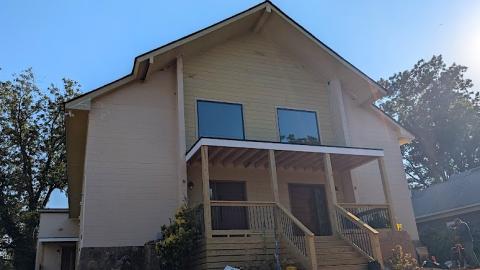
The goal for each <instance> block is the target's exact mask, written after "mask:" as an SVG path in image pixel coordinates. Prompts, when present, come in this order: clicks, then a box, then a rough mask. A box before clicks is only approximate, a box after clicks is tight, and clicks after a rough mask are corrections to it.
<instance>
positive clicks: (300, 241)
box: [211, 201, 317, 269]
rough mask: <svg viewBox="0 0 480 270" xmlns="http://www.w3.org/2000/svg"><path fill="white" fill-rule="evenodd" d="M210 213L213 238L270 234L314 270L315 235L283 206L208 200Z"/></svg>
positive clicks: (273, 203)
mask: <svg viewBox="0 0 480 270" xmlns="http://www.w3.org/2000/svg"><path fill="white" fill-rule="evenodd" d="M211 214H212V222H211V225H212V236H228V235H230V236H231V235H252V234H267V235H268V234H271V235H273V236H274V237H275V239H278V240H280V239H281V240H283V242H284V243H285V244H286V248H287V249H288V250H289V251H290V253H291V254H292V255H294V256H295V257H296V258H297V259H298V260H299V261H300V262H301V263H302V264H303V265H304V266H305V267H307V268H308V269H317V261H316V260H317V257H316V251H315V238H314V237H315V236H314V234H313V233H312V232H311V231H310V230H309V229H308V228H307V227H305V225H303V224H302V223H301V222H300V221H299V220H298V219H296V218H295V217H294V216H293V215H292V214H291V213H290V212H289V211H288V210H287V209H286V208H285V207H283V206H282V205H280V204H278V203H275V202H252V201H211ZM231 218H234V219H235V220H234V222H232V220H231ZM229 219H230V220H229Z"/></svg>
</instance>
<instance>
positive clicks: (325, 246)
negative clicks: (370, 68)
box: [37, 2, 418, 269]
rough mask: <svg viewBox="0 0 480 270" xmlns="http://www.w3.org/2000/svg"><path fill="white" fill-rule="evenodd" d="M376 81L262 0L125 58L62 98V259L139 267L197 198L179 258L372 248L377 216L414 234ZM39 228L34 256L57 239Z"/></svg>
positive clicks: (300, 255)
mask: <svg viewBox="0 0 480 270" xmlns="http://www.w3.org/2000/svg"><path fill="white" fill-rule="evenodd" d="M385 94H386V90H385V89H383V88H382V87H381V86H379V85H378V84H377V83H376V82H375V81H374V80H372V79H371V78H369V77H368V76H367V75H365V74H364V73H362V72H361V71H360V70H358V69H357V68H355V67H354V66H353V65H352V64H350V63H349V62H347V61H346V60H345V59H343V58H342V57H341V56H339V55H338V54H336V53H335V52H334V51H332V50H331V49H330V48H328V47H327V46H326V45H325V44H323V43H322V42H321V41H319V40H318V39H317V38H316V37H314V36H313V35H312V34H310V33H309V32H308V31H307V30H305V29H304V28H302V27H301V26H300V25H298V24H297V23H296V22H294V21H293V20H292V19H291V18H289V17H288V16H287V15H286V14H284V13H283V12H282V11H281V10H279V9H278V8H277V7H275V6H274V5H273V4H272V3H270V2H264V3H261V4H259V5H257V6H254V7H252V8H250V9H248V10H246V11H244V12H242V13H240V14H237V15H235V16H233V17H230V18H228V19H226V20H224V21H221V22H219V23H217V24H215V25H212V26H210V27H208V28H206V29H203V30H201V31H198V32H195V33H193V34H191V35H189V36H186V37H184V38H182V39H179V40H176V41H174V42H171V43H169V44H167V45H165V46H162V47H160V48H157V49H155V50H152V51H150V52H147V53H145V54H143V55H140V56H138V57H136V58H135V61H134V65H133V70H132V72H131V73H130V74H129V75H127V76H125V77H123V78H120V79H118V80H116V81H114V82H112V83H110V84H107V85H105V86H102V87H100V88H98V89H95V90H93V91H91V92H88V93H86V94H84V95H82V96H79V97H77V98H75V99H73V100H70V101H69V102H67V103H66V104H65V109H66V111H67V112H68V113H67V116H66V123H67V126H66V132H67V151H68V152H67V158H68V184H69V188H68V198H69V209H68V217H69V218H70V220H72V221H75V222H77V224H78V230H74V232H73V234H77V235H72V236H71V238H69V239H70V241H65V243H68V244H69V245H68V246H71V245H70V244H71V242H72V241H73V242H74V243H75V244H76V247H77V251H76V266H77V268H79V269H106V267H107V266H106V264H105V263H104V262H103V261H105V260H106V259H105V258H108V259H109V260H110V259H111V261H115V262H118V261H119V260H120V261H121V260H123V259H125V258H126V257H125V256H127V257H128V260H130V263H131V264H133V265H141V263H142V262H140V259H139V258H140V257H142V256H143V255H141V253H142V248H143V245H144V244H145V242H147V241H150V240H154V239H157V238H159V237H160V236H159V232H160V227H161V226H162V225H163V224H166V223H168V222H169V218H171V217H172V216H173V215H174V213H175V210H176V209H177V208H178V207H179V206H180V205H182V204H183V203H185V202H187V203H188V204H189V205H191V206H196V205H202V207H203V214H202V220H203V224H204V229H203V241H201V245H200V247H199V249H198V251H197V252H196V254H195V259H194V261H193V262H192V267H197V268H201V269H223V267H224V266H225V265H227V264H230V265H234V266H235V265H237V266H243V267H248V266H245V265H247V264H248V263H255V261H256V260H258V261H265V260H266V259H272V260H273V256H272V254H273V253H275V247H276V246H279V249H281V252H280V253H281V257H282V256H283V258H289V259H290V260H293V261H294V262H296V263H297V265H299V266H300V267H303V268H307V269H317V268H318V269H366V264H367V262H368V261H369V260H378V261H380V262H382V253H381V247H380V237H381V236H380V235H381V231H382V230H387V231H388V230H390V231H391V230H392V229H393V228H395V227H396V226H395V224H397V223H399V224H402V225H403V229H404V230H405V231H407V232H408V233H409V235H410V236H411V238H412V239H418V235H417V229H416V225H415V219H414V216H413V212H412V206H411V201H410V192H409V190H408V187H407V182H406V179H405V173H404V169H403V165H402V156H401V153H400V145H402V144H405V143H408V142H409V141H410V140H411V139H412V138H413V136H412V135H411V134H410V133H409V132H408V131H407V130H405V129H404V128H403V127H402V126H400V125H399V124H398V123H396V122H395V121H394V120H393V119H391V118H389V117H388V116H386V115H385V114H384V113H383V112H382V111H380V110H379V109H378V108H377V107H375V106H374V105H373V103H374V102H375V101H376V100H378V99H379V98H381V97H383V96H384V95H385ZM47 214H48V213H47ZM50 214H51V213H50ZM56 214H59V213H56ZM65 215H67V214H65ZM45 224H46V223H45ZM41 226H43V224H42V225H41ZM45 226H47V225H45ZM39 238H40V240H42V241H40V242H39V254H40V255H39V256H38V257H37V262H38V265H39V266H40V265H42V264H43V263H44V261H45V260H48V258H49V256H51V255H48V254H44V253H42V252H43V250H44V248H45V247H47V246H48V245H49V244H52V243H55V244H56V245H59V246H61V245H62V241H57V242H55V241H54V240H55V239H53V238H54V237H45V238H42V235H40V236H39ZM47 238H49V239H50V240H48V239H47ZM46 239H47V240H46ZM63 240H65V239H63ZM262 247H263V248H262ZM265 247H266V248H265ZM54 255H55V254H54ZM56 255H57V256H61V255H60V254H56ZM260 255H262V256H263V257H262V256H260ZM265 256H266V257H265ZM122 258H123V259H122ZM179 259H181V258H179ZM102 260H103V261H102ZM42 269H48V268H45V267H44V268H42ZM135 269H137V268H135Z"/></svg>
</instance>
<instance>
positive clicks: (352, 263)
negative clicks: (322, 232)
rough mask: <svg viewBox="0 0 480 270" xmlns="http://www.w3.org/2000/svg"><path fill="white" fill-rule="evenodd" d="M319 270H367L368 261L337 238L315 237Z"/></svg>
mask: <svg viewBox="0 0 480 270" xmlns="http://www.w3.org/2000/svg"><path fill="white" fill-rule="evenodd" d="M315 250H316V253H317V265H318V268H317V269H338V270H366V269H367V263H368V259H367V258H365V256H363V255H362V254H360V252H358V251H357V250H355V249H354V248H353V247H352V245H350V244H349V243H348V242H346V241H345V240H343V239H340V238H339V237H336V236H320V237H319V236H317V237H315Z"/></svg>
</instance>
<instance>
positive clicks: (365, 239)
mask: <svg viewBox="0 0 480 270" xmlns="http://www.w3.org/2000/svg"><path fill="white" fill-rule="evenodd" d="M335 218H336V221H337V222H336V227H337V233H338V234H339V236H340V237H342V238H343V239H344V240H346V241H347V242H349V243H350V244H351V245H352V246H353V247H354V248H356V249H357V250H358V251H359V252H360V253H362V254H363V255H364V256H366V257H367V258H368V259H370V260H375V261H377V262H379V263H380V264H381V265H383V259H382V251H381V249H380V239H379V236H378V231H377V230H375V229H373V228H372V227H370V226H369V225H368V224H366V223H365V222H363V221H362V220H361V219H359V218H358V217H356V216H355V215H354V214H352V213H351V212H349V211H347V210H345V209H344V208H343V207H341V206H339V205H335Z"/></svg>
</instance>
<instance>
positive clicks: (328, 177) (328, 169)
mask: <svg viewBox="0 0 480 270" xmlns="http://www.w3.org/2000/svg"><path fill="white" fill-rule="evenodd" d="M323 166H324V173H325V184H326V185H325V186H326V189H327V190H326V191H325V193H326V194H327V201H328V213H329V216H330V223H331V224H332V232H333V233H336V229H337V220H336V218H335V217H336V215H335V207H336V205H337V192H336V191H335V181H334V179H333V170H332V161H331V159H330V154H329V153H325V154H323Z"/></svg>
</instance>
